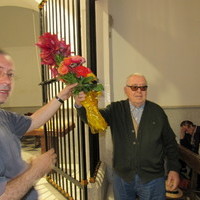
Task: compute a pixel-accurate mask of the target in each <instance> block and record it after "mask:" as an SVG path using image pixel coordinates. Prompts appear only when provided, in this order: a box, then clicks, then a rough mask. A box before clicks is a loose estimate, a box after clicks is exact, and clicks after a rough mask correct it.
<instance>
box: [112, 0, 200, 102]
mask: <svg viewBox="0 0 200 200" xmlns="http://www.w3.org/2000/svg"><path fill="white" fill-rule="evenodd" d="M108 3H109V14H110V15H111V17H112V19H113V24H112V27H111V38H110V40H111V41H110V44H111V46H110V49H111V51H112V53H111V54H112V58H111V59H112V65H111V66H110V67H111V68H112V74H113V80H112V85H113V89H114V95H113V99H114V100H120V99H122V98H124V95H123V92H122V90H123V86H124V80H125V78H126V77H127V76H128V75H129V74H131V73H134V72H140V73H143V74H144V75H145V76H146V77H147V80H148V81H149V91H148V93H149V94H148V97H149V99H150V100H152V101H155V102H157V103H158V104H160V105H161V106H184V105H189V106H190V105H200V93H199V92H198V87H199V74H200V67H199V66H200V59H199V52H200V40H199V35H200V12H199V10H200V1H199V0H190V1H188V0H181V1H180V0H153V1H149V0H109V1H108Z"/></svg>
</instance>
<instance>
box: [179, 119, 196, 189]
mask: <svg viewBox="0 0 200 200" xmlns="http://www.w3.org/2000/svg"><path fill="white" fill-rule="evenodd" d="M180 128H181V130H180V144H181V145H182V146H184V147H185V148H187V149H189V150H191V151H192V152H194V153H196V154H199V143H200V126H197V125H195V124H193V122H191V121H189V120H185V121H182V122H181V124H180ZM180 162H181V174H182V175H183V176H185V175H187V174H188V173H187V165H186V163H185V162H184V161H182V160H180ZM188 175H189V178H191V175H192V170H189V174H188ZM199 186H200V177H199V175H198V178H197V187H199Z"/></svg>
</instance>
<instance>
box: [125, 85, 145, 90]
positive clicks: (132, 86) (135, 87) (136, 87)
mask: <svg viewBox="0 0 200 200" xmlns="http://www.w3.org/2000/svg"><path fill="white" fill-rule="evenodd" d="M126 87H129V88H131V90H132V91H137V90H138V89H140V90H141V91H146V90H147V88H148V86H147V85H144V86H136V85H127V86H126Z"/></svg>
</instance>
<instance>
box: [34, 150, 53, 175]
mask: <svg viewBox="0 0 200 200" xmlns="http://www.w3.org/2000/svg"><path fill="white" fill-rule="evenodd" d="M56 157H57V155H56V154H55V151H54V149H50V150H49V151H47V152H45V153H44V154H42V155H40V156H38V157H36V158H34V159H33V160H32V161H31V163H30V168H31V170H33V171H35V173H36V175H37V178H41V177H43V176H44V175H45V174H47V173H48V172H50V171H51V170H52V169H53V167H54V166H55V163H56V161H57V159H56Z"/></svg>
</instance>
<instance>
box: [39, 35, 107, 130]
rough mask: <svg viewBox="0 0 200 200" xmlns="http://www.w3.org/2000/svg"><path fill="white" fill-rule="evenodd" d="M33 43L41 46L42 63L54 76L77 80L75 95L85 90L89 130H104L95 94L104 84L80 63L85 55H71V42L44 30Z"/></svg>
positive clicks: (96, 94) (69, 81)
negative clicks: (36, 41) (66, 41)
mask: <svg viewBox="0 0 200 200" xmlns="http://www.w3.org/2000/svg"><path fill="white" fill-rule="evenodd" d="M36 45H37V46H38V47H40V49H41V53H40V57H41V60H42V61H41V63H42V64H45V65H48V66H49V68H50V70H51V72H52V77H53V78H57V79H58V80H60V81H63V82H64V83H65V84H73V83H78V85H77V86H76V87H75V88H74V89H73V94H75V95H77V94H78V93H79V92H81V91H83V92H85V93H86V95H87V96H86V100H85V101H83V102H82V105H83V106H84V107H85V109H86V113H87V118H88V125H89V126H90V128H91V131H92V133H98V132H104V131H105V130H106V128H107V124H106V122H105V120H104V118H103V117H102V116H101V114H100V113H99V111H98V96H99V94H101V92H102V91H103V85H102V84H100V83H98V79H97V77H96V76H95V75H94V74H93V73H92V71H91V70H90V69H89V68H87V67H85V66H83V63H85V58H83V57H81V56H78V55H77V56H76V55H74V56H72V55H71V54H72V53H71V50H70V45H67V44H66V43H65V41H64V40H59V39H58V37H57V35H56V34H51V33H44V34H43V35H42V36H40V37H39V41H38V43H37V44H36Z"/></svg>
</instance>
